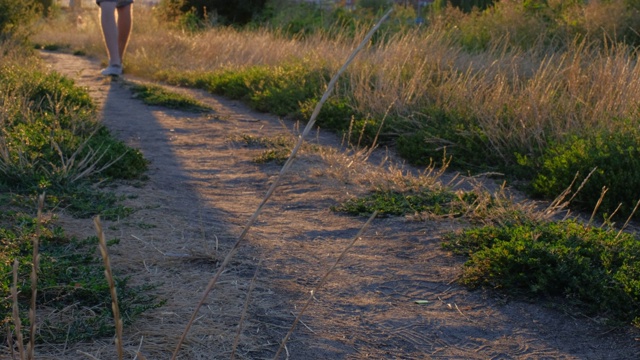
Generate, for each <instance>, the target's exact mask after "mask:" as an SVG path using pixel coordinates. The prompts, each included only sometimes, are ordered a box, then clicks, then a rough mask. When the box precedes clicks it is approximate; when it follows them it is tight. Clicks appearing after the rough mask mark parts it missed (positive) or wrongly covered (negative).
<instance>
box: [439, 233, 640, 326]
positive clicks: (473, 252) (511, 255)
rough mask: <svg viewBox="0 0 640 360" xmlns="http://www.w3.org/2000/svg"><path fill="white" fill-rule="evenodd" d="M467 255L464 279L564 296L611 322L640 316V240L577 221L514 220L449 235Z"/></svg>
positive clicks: (452, 245)
mask: <svg viewBox="0 0 640 360" xmlns="http://www.w3.org/2000/svg"><path fill="white" fill-rule="evenodd" d="M444 247H445V248H447V249H450V250H453V251H454V252H456V253H459V254H465V255H468V256H469V260H468V261H467V263H466V264H465V269H464V273H463V276H462V279H461V282H462V283H463V284H466V285H468V286H470V287H477V286H486V287H490V288H494V289H499V290H500V291H503V292H506V293H509V294H512V295H524V296H528V297H548V296H551V297H561V298H563V299H566V300H568V301H569V303H570V304H572V305H575V306H578V308H579V309H581V310H582V311H585V312H587V313H588V314H591V315H593V314H597V315H600V316H603V317H605V318H608V319H609V320H613V321H625V322H631V321H634V319H636V321H637V320H638V317H640V281H638V274H640V239H638V238H637V237H636V236H634V235H631V234H626V233H621V234H618V233H617V232H616V231H609V230H604V229H600V228H595V227H590V226H584V225H581V224H579V223H577V222H575V221H562V222H558V223H512V224H507V225H505V226H487V227H482V228H477V229H471V230H466V231H463V232H461V233H457V234H449V235H447V236H446V237H445V242H444Z"/></svg>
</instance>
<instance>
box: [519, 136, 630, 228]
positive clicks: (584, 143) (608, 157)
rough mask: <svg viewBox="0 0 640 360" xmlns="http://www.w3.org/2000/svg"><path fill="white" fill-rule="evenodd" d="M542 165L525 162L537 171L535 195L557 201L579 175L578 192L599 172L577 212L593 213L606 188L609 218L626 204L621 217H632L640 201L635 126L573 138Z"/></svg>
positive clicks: (548, 152)
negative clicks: (587, 176)
mask: <svg viewBox="0 0 640 360" xmlns="http://www.w3.org/2000/svg"><path fill="white" fill-rule="evenodd" d="M538 161H539V164H537V165H536V164H535V161H533V160H531V159H523V160H522V161H521V164H523V165H525V166H530V167H531V169H533V170H534V172H533V173H535V176H534V178H533V181H532V182H531V184H530V191H531V193H532V194H533V195H537V196H543V197H547V198H550V197H555V196H557V195H558V194H560V193H561V192H562V191H563V190H564V189H566V188H568V187H569V186H570V185H571V184H572V182H573V180H574V178H575V177H576V174H579V175H580V176H579V178H578V181H575V183H574V184H573V187H572V190H573V191H574V192H575V191H576V190H577V189H578V187H579V186H580V183H581V180H582V178H584V177H585V176H586V175H587V174H589V172H590V171H591V170H593V169H595V171H594V172H593V174H592V175H591V177H590V178H589V180H588V181H587V182H586V183H585V184H584V187H583V189H582V190H581V191H580V192H578V193H577V194H576V196H575V199H574V200H573V202H572V203H573V205H574V206H575V207H576V208H579V209H582V210H586V211H592V210H593V209H594V207H595V206H596V204H597V202H598V200H599V199H600V196H601V193H602V190H603V188H605V187H606V188H607V192H606V194H605V196H604V198H603V199H602V203H601V205H600V207H599V210H600V211H601V212H603V213H605V214H609V215H611V214H612V213H613V212H614V211H615V210H616V209H617V208H618V205H619V204H622V205H621V206H620V209H619V210H618V214H619V215H621V216H624V217H628V216H629V215H630V214H631V211H632V210H633V208H634V206H635V204H636V203H637V201H638V200H640V193H638V189H640V131H638V129H637V128H635V129H634V128H633V127H632V126H627V127H626V130H625V131H621V132H618V131H616V132H609V131H602V132H599V133H596V134H593V135H586V136H583V137H577V136H572V137H570V138H569V139H567V140H566V141H563V142H561V143H556V144H553V145H551V146H549V147H548V148H547V149H546V150H545V152H544V155H543V156H542V158H541V159H539V160H538ZM635 216H636V218H638V217H639V216H640V214H636V215H635Z"/></svg>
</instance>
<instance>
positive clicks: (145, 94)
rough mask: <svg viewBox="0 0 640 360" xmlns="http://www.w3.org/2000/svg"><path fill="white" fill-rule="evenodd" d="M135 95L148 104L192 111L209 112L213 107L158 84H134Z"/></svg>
mask: <svg viewBox="0 0 640 360" xmlns="http://www.w3.org/2000/svg"><path fill="white" fill-rule="evenodd" d="M131 91H132V92H133V96H134V97H136V98H138V99H141V100H142V101H143V102H144V103H145V104H147V105H157V106H163V107H166V108H170V109H178V110H184V111H190V112H208V111H211V107H209V106H207V105H205V104H203V103H201V102H200V101H198V100H196V99H194V98H192V97H190V96H187V95H183V94H178V93H175V92H172V91H169V90H166V89H164V88H163V87H161V86H158V85H150V84H134V85H133V86H131Z"/></svg>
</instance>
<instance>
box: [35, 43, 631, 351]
mask: <svg viewBox="0 0 640 360" xmlns="http://www.w3.org/2000/svg"><path fill="white" fill-rule="evenodd" d="M43 58H44V59H45V61H46V62H47V63H48V64H49V65H50V66H51V68H52V69H55V70H56V71H59V72H61V73H62V74H65V75H67V76H69V77H71V78H73V79H75V80H76V82H77V83H78V84H79V85H80V86H84V87H87V89H88V90H89V92H90V93H91V95H92V96H93V98H94V99H95V100H96V102H97V103H98V104H99V106H100V109H101V116H102V120H103V121H104V123H105V124H106V125H107V126H108V127H109V128H110V129H111V130H112V131H113V133H114V134H115V135H116V136H117V137H119V138H121V139H122V140H124V141H125V142H126V143H128V144H129V145H131V146H134V147H137V148H139V149H140V150H141V151H142V152H143V153H144V155H145V157H147V158H148V159H149V160H150V161H151V169H150V171H149V173H148V175H149V180H148V181H147V182H145V183H144V184H143V185H142V186H136V184H126V183H123V184H120V185H119V186H118V187H117V188H116V189H115V191H116V192H117V193H120V194H126V195H129V197H130V199H129V200H127V201H126V205H127V206H130V207H133V208H134V209H136V212H135V213H134V214H133V215H131V216H129V217H128V218H126V219H122V220H121V221H117V222H111V223H107V224H105V228H106V229H107V237H108V238H112V237H117V238H120V239H121V242H120V244H119V245H116V246H114V247H113V248H112V250H111V251H112V257H113V260H112V261H113V264H114V268H115V272H116V274H118V273H119V274H126V275H130V276H132V278H133V281H134V282H135V283H155V284H160V286H159V288H158V290H157V292H158V295H159V296H160V297H162V298H164V299H166V300H167V304H166V305H165V306H163V307H162V308H160V309H157V310H153V311H149V312H147V313H146V314H145V315H144V316H143V318H142V319H140V320H139V321H138V322H137V323H136V324H134V325H133V326H132V327H130V328H128V329H126V349H127V352H128V353H129V354H130V355H131V358H134V356H135V355H136V353H137V352H138V351H140V354H142V355H144V357H146V358H147V359H168V358H169V357H170V354H171V352H172V351H173V348H174V347H175V344H176V341H177V338H178V337H179V336H180V334H181V333H182V330H183V329H184V326H185V325H186V323H187V320H188V318H189V317H190V316H191V313H192V311H193V309H194V307H195V304H197V302H198V300H199V299H200V297H201V295H202V292H203V289H204V287H205V286H206V284H207V282H208V281H209V279H210V277H211V276H212V274H213V273H214V272H215V270H216V268H217V265H218V264H219V261H220V260H221V259H222V258H223V257H224V255H225V254H226V253H227V251H228V249H229V248H230V246H231V244H233V242H234V241H235V239H236V238H237V236H238V235H239V233H240V232H241V231H242V228H243V226H244V225H245V223H246V222H247V220H248V218H249V217H250V216H251V214H253V212H254V210H255V209H256V207H257V205H258V204H259V202H260V201H261V200H262V198H263V197H264V195H265V192H266V190H267V188H268V186H269V184H270V183H271V181H273V179H274V177H275V176H276V175H277V173H278V172H279V169H280V168H279V166H277V165H259V164H256V163H254V162H253V161H252V159H253V158H254V157H255V156H256V154H257V152H258V151H259V150H257V149H253V148H250V147H243V146H240V145H239V144H238V143H234V142H232V141H230V139H231V138H232V137H233V136H238V135H246V134H252V135H264V136H270V135H274V134H278V133H282V132H285V131H289V132H291V131H292V130H291V129H294V128H295V124H292V123H288V122H286V121H281V120H279V119H278V118H276V117H273V116H270V115H268V114H262V113H255V112H253V111H250V110H248V109H247V108H246V107H244V106H243V105H242V104H240V103H237V102H233V101H229V100H225V99H223V98H219V97H215V96H210V95H206V94H203V93H201V92H197V91H190V93H192V94H193V95H194V96H196V97H198V98H199V99H200V100H201V101H203V102H206V103H207V104H209V105H211V106H212V107H213V108H214V109H215V110H214V111H213V112H212V113H210V114H196V115H194V114H189V113H183V112H181V111H175V110H166V109H163V108H159V107H150V106H146V105H144V104H143V103H142V102H141V101H139V100H136V99H134V98H132V96H131V93H130V91H129V89H128V88H127V86H126V83H125V82H124V81H122V80H118V81H112V80H110V79H105V78H103V77H101V76H99V75H98V74H99V71H98V70H99V64H97V63H96V62H93V61H91V60H88V59H86V58H82V57H74V56H71V55H65V54H57V53H43ZM125 79H127V80H134V79H130V78H128V77H126V76H125ZM182 91H189V90H182ZM316 138H317V141H319V142H321V143H322V144H324V146H333V147H337V146H339V144H340V142H339V139H336V138H335V137H334V135H332V134H324V133H320V134H319V135H318V136H317V137H316ZM336 166H339V165H338V163H331V164H328V163H327V162H325V161H322V160H321V159H319V157H318V156H316V155H314V154H313V153H305V154H302V156H301V157H300V160H299V161H297V162H296V163H295V164H294V167H293V169H292V171H291V172H290V173H289V174H288V175H286V177H285V179H284V180H283V183H282V185H281V186H280V187H279V188H278V191H277V192H276V194H275V195H274V197H273V198H272V200H271V201H270V203H269V204H268V205H267V208H266V209H265V211H264V213H263V214H262V215H261V216H260V218H259V219H258V222H257V224H256V226H255V227H254V228H253V229H252V230H251V232H250V235H249V238H248V239H247V241H246V242H245V243H244V245H243V246H242V247H241V249H240V252H239V253H238V254H237V256H236V257H235V258H234V259H235V260H234V261H233V262H232V264H231V266H230V267H229V269H228V270H227V271H226V272H225V273H224V275H223V278H222V281H221V283H220V284H219V285H218V286H216V288H215V289H214V291H213V292H212V294H211V295H210V296H209V298H208V299H207V302H206V305H205V306H204V307H203V308H202V310H201V311H200V313H199V314H198V319H197V321H196V323H195V325H194V327H193V328H192V330H191V332H190V333H189V336H188V340H187V342H186V343H185V345H184V346H183V348H182V350H181V352H180V358H182V359H227V358H229V357H230V351H231V348H232V345H233V342H234V339H235V336H236V335H235V334H236V331H237V325H238V322H239V319H240V315H241V312H242V307H243V303H244V301H245V295H246V293H247V289H248V288H249V287H250V285H251V281H252V278H253V276H254V273H255V272H256V270H257V274H258V276H257V280H256V282H255V289H254V290H253V292H252V293H251V300H250V305H249V311H248V314H247V320H246V321H245V323H244V326H243V331H242V336H241V337H240V346H239V350H238V354H237V357H238V358H245V359H262V358H269V359H270V358H273V356H274V354H275V351H276V350H277V347H278V343H279V342H280V341H281V339H282V338H283V336H284V335H285V333H286V332H287V330H288V329H289V327H290V326H291V323H292V321H293V319H294V318H295V314H297V313H298V311H299V309H300V307H301V305H302V304H303V303H304V301H305V300H306V298H307V297H308V296H309V292H310V290H311V289H313V287H314V286H315V284H317V282H318V281H319V279H320V277H321V276H322V275H323V274H324V272H325V271H326V270H327V269H328V268H329V267H330V265H331V264H332V263H333V262H334V261H335V259H336V258H337V256H338V255H339V253H340V252H341V251H342V249H343V248H344V247H345V246H346V244H347V243H348V242H349V241H350V240H351V238H353V237H354V235H355V234H356V233H357V232H358V230H359V229H360V228H361V226H362V225H363V224H364V222H365V220H366V219H360V218H353V217H348V216H344V215H340V214H336V213H333V212H332V211H330V210H329V207H330V206H331V205H336V204H337V203H338V202H339V201H340V200H344V199H346V198H347V197H349V196H350V194H357V193H362V192H364V191H366V190H367V189H366V188H365V187H363V186H362V185H360V184H358V183H356V182H350V181H344V179H341V178H340V177H336V176H333V175H332V174H333V173H335V172H336V171H335V169H332V168H333V167H336ZM348 171H349V170H348V169H347V170H343V171H342V173H343V174H344V173H348ZM380 171H384V170H383V169H381V170H380ZM61 222H62V223H63V224H64V226H65V227H67V228H68V229H69V232H71V233H72V234H76V235H78V236H86V235H91V234H93V227H92V224H91V222H90V221H89V220H78V219H73V218H70V217H67V216H65V215H64V214H61ZM459 226H460V223H459V222H456V221H450V220H438V221H434V220H430V221H409V220H408V219H404V218H384V219H376V220H375V221H374V222H373V224H372V225H371V227H370V228H369V230H368V231H367V232H366V234H365V235H364V236H363V237H362V239H361V240H360V241H358V242H357V243H356V245H355V247H354V248H353V249H352V250H351V251H350V252H349V255H348V256H347V257H346V258H345V259H344V261H343V262H342V263H341V264H340V266H339V267H338V269H337V270H336V271H335V272H334V273H333V274H332V275H331V276H330V278H329V279H328V283H327V285H326V286H325V287H324V288H323V289H321V291H319V292H318V293H316V294H315V297H314V300H313V303H312V305H311V308H310V309H309V310H308V311H307V313H306V314H305V316H303V318H302V321H303V323H302V324H300V325H299V326H298V327H297V329H296V331H295V333H294V335H293V337H292V339H291V341H290V342H289V344H288V345H287V354H288V357H289V358H291V359H638V358H639V355H638V354H639V353H640V341H638V338H639V335H640V334H638V331H637V330H635V329H633V328H631V327H628V328H619V329H611V328H607V327H603V326H601V325H599V324H598V323H597V322H596V321H594V320H592V319H588V318H585V317H576V316H571V315H569V314H566V313H563V312H560V311H558V310H554V309H552V308H550V307H549V306H545V305H540V304H532V303H525V302H519V301H507V299H504V298H503V297H501V296H499V295H496V294H494V293H491V292H486V291H482V290H479V291H469V290H467V289H466V288H463V287H460V286H458V285H457V284H456V283H455V280H456V279H457V277H458V276H459V274H460V270H461V265H462V262H463V259H460V258H457V257H452V256H451V255H450V254H448V253H447V252H445V251H442V250H441V248H440V236H441V234H442V233H443V232H447V231H451V230H452V229H455V228H457V227H459ZM260 259H263V260H262V264H261V266H260V267H258V263H259V260H260ZM415 300H427V301H428V303H426V304H423V305H418V304H416V303H415ZM38 354H40V356H38V358H40V359H45V358H47V359H49V358H51V359H75V358H78V359H87V358H92V357H94V358H98V359H111V358H115V350H114V347H113V341H112V339H103V340H101V341H96V342H95V343H92V344H75V345H66V346H58V345H51V346H42V347H40V348H39V349H38ZM138 358H141V357H138ZM281 358H285V356H284V355H283V356H282V357H281Z"/></svg>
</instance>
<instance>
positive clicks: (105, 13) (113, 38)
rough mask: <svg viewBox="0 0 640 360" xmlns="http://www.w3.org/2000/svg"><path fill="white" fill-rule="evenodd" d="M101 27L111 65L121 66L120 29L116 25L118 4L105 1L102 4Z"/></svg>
mask: <svg viewBox="0 0 640 360" xmlns="http://www.w3.org/2000/svg"><path fill="white" fill-rule="evenodd" d="M100 25H101V26H102V35H103V36H104V43H105V45H106V47H107V53H108V54H109V64H110V65H120V64H121V63H122V60H121V59H120V52H119V51H118V27H117V25H116V3H115V2H107V1H103V2H102V3H100Z"/></svg>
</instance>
